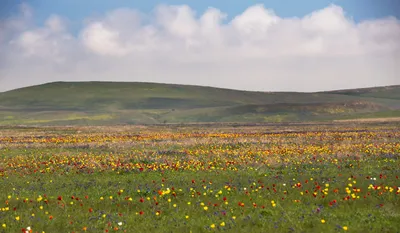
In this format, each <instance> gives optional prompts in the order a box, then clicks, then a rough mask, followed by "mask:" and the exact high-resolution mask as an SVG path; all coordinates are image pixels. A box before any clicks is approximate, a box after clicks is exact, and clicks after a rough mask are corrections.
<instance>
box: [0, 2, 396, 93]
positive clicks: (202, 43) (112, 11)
mask: <svg viewBox="0 0 400 233" xmlns="http://www.w3.org/2000/svg"><path fill="white" fill-rule="evenodd" d="M0 9H1V10H0V91H6V90H10V89H14V88H18V87H23V86H29V85H34V84H41V83H46V82H53V81H144V82H161V83H179V84H195V85H205V86H216V87H225V88H233V89H242V90H256V91H307V92H308V91H321V90H332V89H343V88H357V87H369V86H383V85H394V84H400V1H398V0H342V1H340V0H337V1H332V0H331V1H328V0H307V1H299V0H269V1H268V0H265V1H257V2H256V1H242V0H240V1H239V0H237V1H235V0H229V1H228V0H221V1H212V0H203V1H198V0H196V1H194V0H192V1H178V0H167V1H164V3H163V4H160V3H159V2H157V1H154V0H148V1H128V0H85V1H82V0H57V1H56V0H31V1H20V0H0Z"/></svg>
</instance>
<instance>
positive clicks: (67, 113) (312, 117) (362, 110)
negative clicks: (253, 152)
mask: <svg viewBox="0 0 400 233" xmlns="http://www.w3.org/2000/svg"><path fill="white" fill-rule="evenodd" d="M398 93H400V87H399V86H392V87H385V88H383V87H382V88H381V87H379V88H370V89H356V90H344V91H335V92H318V93H296V92H276V93H269V92H268V93H267V92H249V91H238V90H229V89H221V88H212V87H201V86H188V85H175V84H156V83H118V82H115V83H114V82H56V83H48V84H43V85H38V86H32V87H26V88H21V89H17V90H12V91H8V92H3V93H0V125H16V124H23V125H66V124H67V125H115V124H158V123H185V122H229V121H236V122H288V121H326V120H332V119H336V120H338V119H349V118H356V117H359V116H360V115H362V114H367V115H368V114H369V115H373V114H378V115H379V114H381V115H384V113H385V112H392V113H395V114H396V116H398V114H397V113H398V112H397V111H396V110H399V109H400V98H399V96H398V95H399V94H398Z"/></svg>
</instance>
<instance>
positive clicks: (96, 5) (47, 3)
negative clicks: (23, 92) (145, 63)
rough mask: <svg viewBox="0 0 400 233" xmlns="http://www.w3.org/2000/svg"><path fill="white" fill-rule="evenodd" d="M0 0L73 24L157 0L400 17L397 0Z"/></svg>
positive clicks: (232, 8) (5, 11)
mask: <svg viewBox="0 0 400 233" xmlns="http://www.w3.org/2000/svg"><path fill="white" fill-rule="evenodd" d="M1 2H2V3H0V4H1V5H2V7H0V8H1V9H2V10H1V11H0V13H1V14H2V15H3V16H4V15H9V14H10V13H12V12H15V11H16V7H15V6H16V5H17V4H19V3H21V2H26V3H28V4H29V5H31V6H32V7H33V8H34V11H35V16H36V20H37V21H38V23H40V22H42V21H44V20H45V19H46V18H47V17H48V16H49V15H51V14H58V15H61V16H64V17H66V18H68V19H69V20H71V21H72V22H73V24H76V23H79V22H81V21H82V20H83V19H84V18H86V17H88V16H93V15H99V14H100V15H101V14H103V13H105V12H107V11H109V10H111V9H115V8H120V7H130V8H135V9H139V10H140V11H142V12H150V11H151V10H152V9H153V8H154V7H155V6H157V5H159V4H169V5H175V4H176V5H181V4H187V5H189V6H190V7H191V8H192V9H195V10H196V12H198V13H202V12H204V11H205V10H206V9H207V8H208V7H215V8H218V9H220V10H222V11H223V12H225V13H227V14H228V18H229V16H230V17H232V16H235V15H237V14H239V13H241V12H243V11H244V10H245V9H246V8H247V7H249V6H251V5H254V4H257V3H262V4H264V5H265V7H267V8H272V9H274V11H275V12H276V13H277V14H278V15H279V16H281V17H294V16H297V17H302V16H304V15H306V14H308V13H310V12H312V11H314V10H316V9H321V8H324V7H326V6H328V5H329V4H332V3H333V4H336V5H339V6H341V7H343V8H344V10H345V11H346V13H347V14H348V15H350V16H351V17H353V19H354V20H356V21H361V20H364V19H374V18H382V17H385V16H396V17H397V18H400V17H399V16H400V1H399V0H303V1H301V0H264V1H243V0H218V1H215V0H188V1H182V0H167V1H155V0H145V1H144V0H26V1H22V0H1Z"/></svg>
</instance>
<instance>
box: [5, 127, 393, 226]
mask: <svg viewBox="0 0 400 233" xmlns="http://www.w3.org/2000/svg"><path fill="white" fill-rule="evenodd" d="M399 155H400V125H399V124H398V123H390V124H385V123H379V124H378V123H375V124H367V123H363V124H355V123H351V124H350V123H345V124H331V125H321V124H320V125H318V124H315V125H313V124H309V125H303V124H296V125H279V124H277V125H263V126H262V125H255V126H250V125H247V126H246V125H241V126H225V125H207V126H200V125H183V126H174V125H160V126H116V127H94V126H93V127H30V128H28V127H8V128H7V127H3V128H1V129H0V181H1V185H0V232H13V233H15V232H24V233H25V232H38V233H42V232H43V233H44V232H46V233H54V232H71V233H72V232H75V233H78V232H188V233H189V232H193V233H194V232H388V233H389V232H390V233H392V232H399V231H400V180H399V176H400V160H399Z"/></svg>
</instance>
